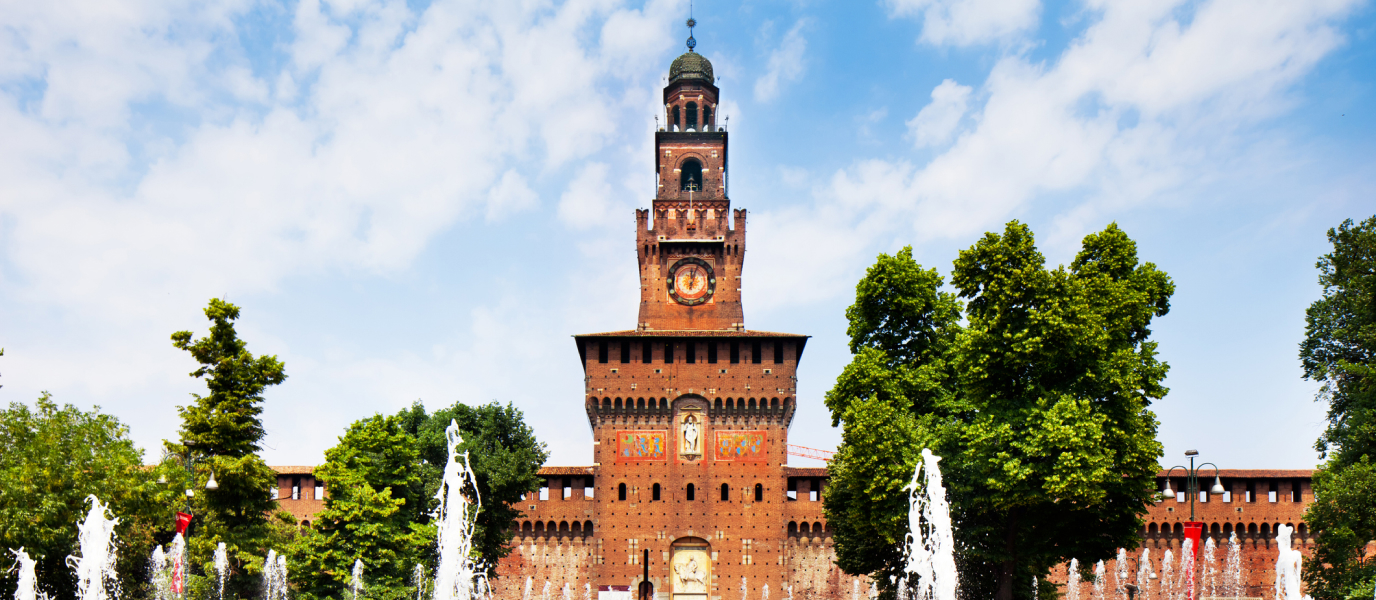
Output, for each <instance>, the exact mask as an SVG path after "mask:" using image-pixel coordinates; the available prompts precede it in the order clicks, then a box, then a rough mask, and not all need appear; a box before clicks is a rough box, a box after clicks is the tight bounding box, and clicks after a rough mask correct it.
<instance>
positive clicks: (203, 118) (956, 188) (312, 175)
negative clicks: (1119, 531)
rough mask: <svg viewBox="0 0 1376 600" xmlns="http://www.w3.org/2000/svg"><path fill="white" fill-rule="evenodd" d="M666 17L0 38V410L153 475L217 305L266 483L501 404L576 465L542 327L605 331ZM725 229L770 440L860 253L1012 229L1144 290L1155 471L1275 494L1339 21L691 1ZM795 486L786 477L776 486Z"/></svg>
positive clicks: (1354, 212)
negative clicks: (175, 341)
mask: <svg viewBox="0 0 1376 600" xmlns="http://www.w3.org/2000/svg"><path fill="white" fill-rule="evenodd" d="M688 10H689V7H688V4H687V2H686V1H685V2H679V1H675V0H651V1H649V2H645V3H640V2H630V1H617V0H585V1H574V2H567V3H553V2H544V1H538V0H529V1H507V2H490V3H479V2H461V1H453V2H450V1H436V2H429V3H426V2H390V1H375V0H337V1H322V0H302V1H300V2H290V3H270V2H258V1H254V0H228V1H223V2H217V1H213V0H207V1H203V2H176V1H172V2H168V1H164V0H146V1H145V0H102V1H100V2H65V3H17V2H10V3H6V6H5V8H4V10H0V132H4V134H3V135H0V347H4V348H5V356H4V357H3V358H0V373H3V378H0V384H3V385H4V387H3V388H2V389H0V402H16V401H17V402H31V401H32V400H33V399H34V398H36V397H37V396H38V394H39V392H40V391H42V390H48V391H51V392H52V393H53V394H54V395H55V399H56V400H58V401H60V402H69V403H73V404H76V405H78V406H82V407H90V406H94V405H99V406H101V407H102V409H103V410H105V411H108V412H110V413H113V414H115V415H118V416H119V417H120V418H121V419H122V420H123V421H124V422H125V423H127V424H128V425H129V427H130V432H131V435H132V436H133V438H134V439H135V440H136V441H137V442H138V443H139V444H140V445H141V446H143V447H144V448H146V449H148V450H149V453H150V454H149V456H148V457H147V458H148V459H149V460H152V459H155V458H156V456H157V452H158V448H159V447H160V446H159V443H158V442H159V440H162V439H164V438H171V437H175V436H176V429H177V426H178V420H177V417H176V411H175V406H177V405H179V404H186V403H187V402H189V401H190V396H189V395H190V394H191V393H195V392H198V391H200V390H201V389H202V386H201V385H200V384H199V383H198V382H197V381H196V380H193V379H192V378H190V377H188V376H187V373H189V372H190V371H192V370H193V369H194V365H193V363H192V362H191V359H190V358H189V357H188V356H187V355H185V353H183V352H181V351H178V350H176V349H174V348H173V347H172V345H171V343H170V341H169V339H168V338H169V335H170V334H171V333H172V332H174V331H177V330H181V329H192V330H194V331H196V332H198V333H202V332H204V331H205V329H206V321H205V319H204V317H203V315H202V314H201V312H200V311H201V309H202V308H203V307H204V306H205V303H206V301H207V300H208V299H209V298H211V297H224V298H227V299H229V300H230V301H232V302H234V303H236V304H239V305H240V306H242V307H243V309H244V316H243V318H242V319H241V320H240V324H239V330H240V333H241V335H242V337H244V338H245V339H246V340H248V342H249V344H250V349H251V350H253V351H254V352H258V353H271V354H276V355H277V356H278V357H279V358H281V359H282V360H283V361H285V363H286V365H287V371H288V374H289V377H290V378H289V379H288V380H287V382H286V383H285V384H283V385H281V386H279V387H278V388H274V389H273V390H271V392H270V393H269V396H268V403H267V406H266V411H265V414H264V419H265V424H266V426H267V429H268V432H269V433H268V437H267V439H266V440H265V444H266V448H265V451H264V453H265V456H266V458H267V460H268V461H269V462H270V463H271V464H312V463H316V462H318V461H320V460H321V458H322V453H323V451H324V450H325V449H326V448H328V447H330V446H331V445H333V443H334V441H335V438H336V436H338V435H339V434H340V433H341V432H342V431H343V428H344V427H345V426H347V424H348V423H350V422H352V421H353V420H355V419H358V418H362V417H365V416H368V415H371V414H373V413H375V412H394V411H396V410H398V409H400V408H402V407H404V406H407V405H409V404H410V403H411V402H413V401H415V400H418V399H419V400H421V401H423V402H424V403H425V404H426V405H427V406H429V407H431V408H436V407H440V406H444V405H448V404H450V403H452V402H454V401H463V402H468V403H478V402H486V401H489V400H494V399H495V400H500V401H503V402H506V401H510V402H514V403H515V404H516V405H517V406H519V407H520V408H522V409H523V410H524V411H525V412H526V415H527V418H528V421H529V422H530V423H531V424H532V425H533V426H534V427H535V430H536V433H537V434H538V435H539V437H540V438H541V439H542V440H545V441H546V442H548V443H549V445H550V448H551V450H552V452H553V457H552V459H551V461H550V462H551V464H586V463H588V462H590V461H591V445H590V443H589V442H590V441H591V437H590V432H589V428H588V426H587V424H586V418H585V416H584V412H583V409H582V393H581V390H582V387H581V375H582V374H581V369H580V368H579V365H578V360H577V352H576V350H575V347H574V344H573V341H572V339H571V338H570V337H569V336H570V335H572V334H575V333H587V332H595V331H605V330H616V329H627V328H630V327H632V326H633V325H634V322H635V314H636V306H637V298H638V295H637V292H636V285H637V283H636V280H635V277H636V270H635V254H634V243H633V239H634V233H633V226H634V220H633V214H632V210H633V209H634V208H636V207H643V206H648V205H649V201H650V198H651V194H652V192H653V185H654V180H653V171H652V162H651V159H652V151H651V141H652V136H651V131H652V128H653V126H654V117H655V115H656V114H658V113H657V108H656V105H657V104H658V100H657V96H658V94H659V89H660V86H661V85H662V84H663V77H665V75H666V74H667V70H668V65H669V62H670V61H671V60H672V59H673V58H674V57H675V56H677V55H678V54H679V53H681V52H682V51H683V49H684V45H683V42H684V39H685V38H686V37H687V31H686V29H685V27H684V26H683V21H684V20H685V19H686V17H687V16H688ZM693 10H694V13H695V15H694V16H696V18H697V20H698V23H699V25H698V28H697V31H696V38H697V40H698V51H699V52H701V53H702V54H704V55H705V56H707V57H708V58H709V59H711V60H712V62H713V64H714V66H715V68H716V74H717V75H718V76H719V77H720V81H719V86H720V87H721V90H722V98H723V103H722V107H721V110H720V111H719V115H721V116H722V117H730V120H729V128H730V131H731V143H732V149H731V164H730V171H729V174H728V176H729V178H730V194H731V198H732V200H733V202H734V205H735V206H737V207H744V208H747V209H749V210H750V211H751V212H750V221H749V250H748V254H747V259H746V271H745V283H744V299H745V310H746V324H747V327H749V328H751V329H764V330H773V331H787V332H795V333H805V334H809V335H812V336H814V337H813V339H812V340H811V342H810V343H809V344H808V347H807V352H806V354H805V355H804V358H803V364H802V369H801V374H800V381H799V388H800V389H799V393H800V399H801V402H800V410H799V412H798V414H797V416H796V418H795V421H794V425H793V430H792V437H791V440H790V441H792V442H794V443H799V444H803V445H806V446H811V447H817V448H828V449H829V448H834V447H835V445H836V443H837V442H838V440H839V432H838V431H837V430H834V429H832V428H831V427H830V419H829V417H828V415H827V413H826V411H825V409H824V408H823V406H822V402H821V399H822V396H823V394H824V393H825V392H826V390H827V389H828V388H829V387H830V385H831V383H832V381H833V380H834V378H835V376H836V374H837V373H838V372H839V371H840V370H841V368H842V367H843V366H844V365H845V363H846V362H847V361H848V360H849V355H848V352H847V350H846V337H845V327H846V323H845V319H844V310H845V307H846V306H847V305H849V304H850V302H851V301H852V300H853V293H854V285H855V282H856V281H857V280H858V278H859V277H860V276H861V275H862V274H863V272H864V270H865V268H866V267H867V266H868V265H869V264H870V263H872V262H873V260H874V257H875V256H876V255H877V254H879V253H881V252H892V251H894V250H897V249H899V248H901V247H903V246H905V245H912V246H913V247H914V251H915V255H916V257H917V259H918V260H919V262H921V263H923V264H924V265H928V266H933V267H936V268H938V269H939V270H941V271H942V272H943V273H949V271H950V267H951V261H952V260H953V259H954V258H955V257H956V253H957V252H958V251H959V250H961V249H963V248H966V247H969V246H970V245H972V244H973V243H974V242H975V240H976V239H977V238H978V237H979V236H980V235H981V234H982V233H983V232H985V231H990V230H998V229H1001V228H1002V226H1003V224H1004V223H1005V222H1007V221H1008V220H1010V219H1019V220H1022V221H1025V222H1027V223H1030V224H1031V225H1032V227H1033V229H1034V231H1035V232H1036V233H1037V235H1038V242H1039V245H1040V246H1041V248H1042V250H1043V252H1044V253H1045V254H1046V255H1047V258H1048V261H1049V262H1050V263H1051V264H1057V263H1065V262H1069V260H1070V259H1071V258H1072V257H1073V256H1074V253H1075V251H1076V249H1077V247H1078V244H1079V240H1080V239H1081V238H1082V237H1083V236H1084V235H1085V234H1087V233H1090V232H1093V231H1096V230H1099V229H1102V228H1103V227H1104V226H1105V225H1107V224H1108V223H1110V222H1117V223H1119V225H1120V226H1121V227H1123V228H1124V229H1125V230H1126V231H1127V232H1128V233H1129V235H1131V236H1132V237H1133V238H1134V239H1135V240H1137V242H1138V245H1139V253H1140V256H1141V257H1142V259H1143V260H1149V261H1152V262H1154V263H1156V264H1157V265H1158V266H1159V267H1160V268H1162V269H1163V270H1165V271H1166V272H1167V273H1169V274H1170V275H1171V276H1172V277H1173V278H1174V280H1175V282H1176V284H1177V293H1176V295H1175V297H1174V299H1173V301H1172V310H1171V313H1170V314H1169V315H1167V316H1165V317H1164V318H1161V319H1159V320H1158V321H1157V322H1156V324H1155V327H1154V330H1155V339H1156V340H1157V341H1159V342H1160V346H1161V353H1162V356H1163V357H1164V359H1165V360H1166V361H1167V362H1169V363H1170V365H1171V371H1170V376H1169V379H1168V381H1167V384H1168V386H1169V387H1170V388H1171V392H1170V394H1169V395H1168V396H1167V397H1166V398H1165V399H1163V400H1161V401H1160V402H1158V403H1156V404H1155V405H1154V409H1155V411H1156V413H1157V414H1158V416H1159V417H1160V420H1161V436H1160V437H1161V440H1162V442H1163V443H1164V444H1165V448H1166V453H1167V457H1166V458H1164V459H1163V461H1166V464H1167V465H1170V464H1174V462H1175V459H1176V458H1177V457H1179V456H1180V453H1181V452H1183V451H1184V450H1185V449H1187V448H1198V449H1199V451H1200V452H1201V455H1202V456H1203V457H1204V458H1205V459H1206V460H1213V461H1215V462H1217V463H1218V464H1219V465H1220V466H1222V467H1225V468H1261V467H1269V468H1305V467H1310V466H1313V465H1314V464H1315V463H1316V455H1315V453H1314V451H1313V450H1312V448H1311V446H1312V444H1313V440H1314V438H1315V437H1316V436H1317V434H1318V433H1319V431H1320V430H1321V429H1322V426H1323V417H1324V406H1323V405H1320V404H1316V403H1315V402H1314V401H1313V396H1314V391H1315V389H1316V386H1315V385H1314V384H1313V383H1312V382H1306V381H1304V380H1302V378H1301V372H1300V369H1299V364H1298V361H1297V359H1296V349H1297V344H1298V343H1299V341H1300V339H1301V338H1302V336H1303V331H1304V322H1303V315H1304V309H1305V307H1306V306H1307V305H1308V304H1309V303H1310V302H1312V301H1313V300H1314V299H1315V298H1317V297H1318V294H1319V288H1318V286H1317V284H1316V271H1315V270H1314V262H1315V259H1316V258H1317V257H1318V256H1319V255H1320V254H1322V253H1323V252H1324V251H1325V248H1326V241H1325V239H1324V232H1325V231H1326V230H1327V229H1328V228H1330V227H1333V226H1335V225H1337V224H1338V223H1340V222H1341V221H1342V220H1343V219H1346V218H1353V219H1361V218H1364V217H1369V216H1371V215H1372V214H1373V213H1376V135H1373V134H1376V116H1373V113H1372V110H1371V107H1373V106H1376V90H1374V89H1373V86H1374V85H1376V18H1373V14H1374V13H1373V7H1372V4H1371V3H1370V2H1363V1H1358V0H1293V1H1279V0H1275V1H1258V0H1201V1H1195V2H1188V1H1178V0H1176V1H1170V0H1124V1H1122V2H1107V1H1102V0H1087V1H1083V2H1064V3H1058V2H1040V1H1039V0H879V1H877V2H831V3H824V2H819V1H806V0H800V1H794V2H784V1H779V2H755V1H747V2H722V1H716V0H701V1H698V2H696V4H695V5H694V8H693ZM796 464H816V463H814V462H812V461H809V460H802V459H800V460H798V461H797V463H796Z"/></svg>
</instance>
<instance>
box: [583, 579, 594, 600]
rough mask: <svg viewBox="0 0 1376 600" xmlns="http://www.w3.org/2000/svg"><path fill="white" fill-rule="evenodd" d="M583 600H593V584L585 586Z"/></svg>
mask: <svg viewBox="0 0 1376 600" xmlns="http://www.w3.org/2000/svg"><path fill="white" fill-rule="evenodd" d="M583 600H592V584H591V583H585V584H583Z"/></svg>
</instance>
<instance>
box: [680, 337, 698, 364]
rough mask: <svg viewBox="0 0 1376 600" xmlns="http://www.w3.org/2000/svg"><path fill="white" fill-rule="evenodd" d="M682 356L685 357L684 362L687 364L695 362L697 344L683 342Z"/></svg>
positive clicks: (696, 359)
mask: <svg viewBox="0 0 1376 600" xmlns="http://www.w3.org/2000/svg"><path fill="white" fill-rule="evenodd" d="M683 358H684V359H685V360H684V362H686V363H688V364H690V365H691V364H695V363H697V362H698V345H697V344H696V343H693V342H688V343H687V344H684V346H683Z"/></svg>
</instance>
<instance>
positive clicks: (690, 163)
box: [670, 158, 702, 219]
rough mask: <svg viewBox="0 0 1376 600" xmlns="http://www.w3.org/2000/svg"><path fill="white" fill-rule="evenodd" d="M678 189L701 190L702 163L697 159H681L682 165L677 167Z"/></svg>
mask: <svg viewBox="0 0 1376 600" xmlns="http://www.w3.org/2000/svg"><path fill="white" fill-rule="evenodd" d="M678 189H679V190H681V191H685V192H687V191H694V192H701V191H702V163H700V162H698V159H696V158H690V159H688V160H685V161H683V166H682V167H680V168H679V179H678ZM672 218H673V217H670V219H672Z"/></svg>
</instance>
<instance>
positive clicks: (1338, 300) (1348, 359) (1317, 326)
mask: <svg viewBox="0 0 1376 600" xmlns="http://www.w3.org/2000/svg"><path fill="white" fill-rule="evenodd" d="M1328 241H1329V243H1331V244H1332V245H1333V251H1332V252H1329V253H1328V254H1325V255H1323V256H1322V257H1320V258H1319V261H1318V264H1317V265H1316V266H1317V268H1318V270H1319V284H1320V285H1322V286H1323V295H1322V297H1321V298H1320V299H1319V300H1316V301H1315V302H1314V303H1313V304H1311V305H1310V306H1309V309H1308V310H1307V311H1306V314H1305V321H1306V327H1305V339H1304V341H1303V342H1301V343H1300V353H1299V354H1300V363H1301V364H1302V365H1303V367H1304V377H1305V378H1306V379H1310V380H1314V381H1318V382H1320V384H1321V387H1320V389H1319V393H1318V398H1317V399H1318V400H1319V401H1321V402H1325V401H1326V402H1328V427H1327V428H1326V429H1325V430H1324V433H1323V434H1322V435H1321V436H1320V437H1319V439H1318V441H1317V442H1316V443H1315V448H1316V449H1317V450H1318V451H1319V452H1320V453H1321V455H1322V456H1324V457H1325V458H1327V460H1326V461H1325V463H1324V464H1323V465H1322V467H1321V468H1320V469H1319V471H1317V472H1316V473H1315V474H1314V496H1315V501H1314V503H1313V504H1311V505H1310V506H1309V509H1308V511H1307V512H1306V514H1305V518H1304V520H1305V522H1307V523H1308V524H1309V526H1310V528H1311V530H1312V531H1314V532H1315V533H1316V534H1317V542H1318V543H1317V544H1316V545H1315V547H1314V553H1313V555H1312V556H1311V557H1310V558H1308V559H1306V561H1305V568H1304V578H1305V581H1306V583H1307V584H1308V590H1309V593H1310V594H1311V595H1313V596H1314V597H1315V598H1316V599H1319V600H1336V599H1339V598H1349V597H1353V596H1354V595H1355V594H1359V593H1366V594H1370V593H1371V591H1372V589H1373V583H1374V582H1376V565H1374V564H1373V563H1372V561H1371V560H1369V559H1366V558H1364V554H1365V552H1364V550H1365V547H1366V544H1367V542H1368V541H1370V540H1373V539H1376V504H1373V502H1372V494H1373V492H1376V467H1373V465H1372V464H1371V459H1372V455H1373V454H1374V453H1376V452H1373V450H1376V216H1373V217H1371V218H1369V219H1366V220H1365V221H1362V222H1361V223H1360V224H1354V223H1353V222H1352V220H1351V219H1348V220H1346V221H1344V222H1343V223H1342V224H1341V225H1339V226H1338V227H1337V228H1334V229H1330V230H1328Z"/></svg>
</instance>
